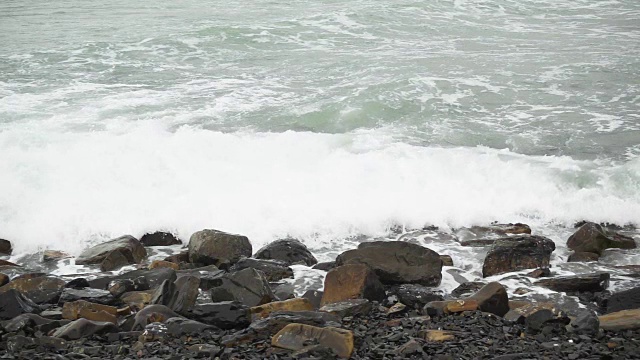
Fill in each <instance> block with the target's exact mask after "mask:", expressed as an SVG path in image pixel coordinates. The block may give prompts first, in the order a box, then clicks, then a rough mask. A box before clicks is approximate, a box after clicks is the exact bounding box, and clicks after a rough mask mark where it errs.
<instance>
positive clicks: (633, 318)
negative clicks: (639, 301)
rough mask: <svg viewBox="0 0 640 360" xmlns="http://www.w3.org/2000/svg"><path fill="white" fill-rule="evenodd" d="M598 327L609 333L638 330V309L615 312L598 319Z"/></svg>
mask: <svg viewBox="0 0 640 360" xmlns="http://www.w3.org/2000/svg"><path fill="white" fill-rule="evenodd" d="M598 320H600V327H601V328H602V329H604V330H609V331H622V330H635V329H640V309H633V310H622V311H616V312H613V313H610V314H606V315H602V316H600V317H599V318H598Z"/></svg>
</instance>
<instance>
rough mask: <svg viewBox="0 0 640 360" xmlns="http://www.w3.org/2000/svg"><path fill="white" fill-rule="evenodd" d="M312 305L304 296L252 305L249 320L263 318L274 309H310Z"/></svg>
mask: <svg viewBox="0 0 640 360" xmlns="http://www.w3.org/2000/svg"><path fill="white" fill-rule="evenodd" d="M312 310H314V309H313V305H312V304H311V302H310V301H309V300H307V299H305V298H297V299H291V300H285V301H274V302H270V303H268V304H264V305H260V306H254V307H252V308H250V309H249V312H250V313H251V320H252V321H254V320H257V319H263V318H266V317H267V316H269V314H271V313H272V312H275V311H312Z"/></svg>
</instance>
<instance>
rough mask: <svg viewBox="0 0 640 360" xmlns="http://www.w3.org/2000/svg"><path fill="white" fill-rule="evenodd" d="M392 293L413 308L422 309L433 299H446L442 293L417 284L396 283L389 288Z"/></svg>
mask: <svg viewBox="0 0 640 360" xmlns="http://www.w3.org/2000/svg"><path fill="white" fill-rule="evenodd" d="M389 294H390V295H395V296H396V297H397V298H398V301H400V302H401V303H403V304H405V305H407V306H409V307H410V308H413V309H416V310H417V309H422V308H423V307H424V306H425V305H426V304H428V303H429V302H431V301H441V300H444V298H443V297H442V295H440V294H438V293H435V292H434V291H433V290H432V289H431V288H428V287H426V286H422V285H417V284H402V285H396V286H393V287H391V288H390V289H389Z"/></svg>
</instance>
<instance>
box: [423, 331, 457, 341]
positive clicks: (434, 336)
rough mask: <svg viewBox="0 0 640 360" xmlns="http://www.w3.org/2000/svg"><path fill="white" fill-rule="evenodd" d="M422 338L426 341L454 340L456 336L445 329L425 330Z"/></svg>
mask: <svg viewBox="0 0 640 360" xmlns="http://www.w3.org/2000/svg"><path fill="white" fill-rule="evenodd" d="M424 338H425V340H427V341H435V342H442V341H449V340H454V339H455V338H456V337H455V335H454V334H453V333H452V332H451V331H446V330H427V331H425V334H424Z"/></svg>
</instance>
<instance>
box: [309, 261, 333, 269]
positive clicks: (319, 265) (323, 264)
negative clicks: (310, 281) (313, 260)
mask: <svg viewBox="0 0 640 360" xmlns="http://www.w3.org/2000/svg"><path fill="white" fill-rule="evenodd" d="M334 267H336V262H335V261H327V262H321V263H317V264H315V265H313V267H312V269H316V270H323V271H329V270H331V269H333V268H334Z"/></svg>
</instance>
